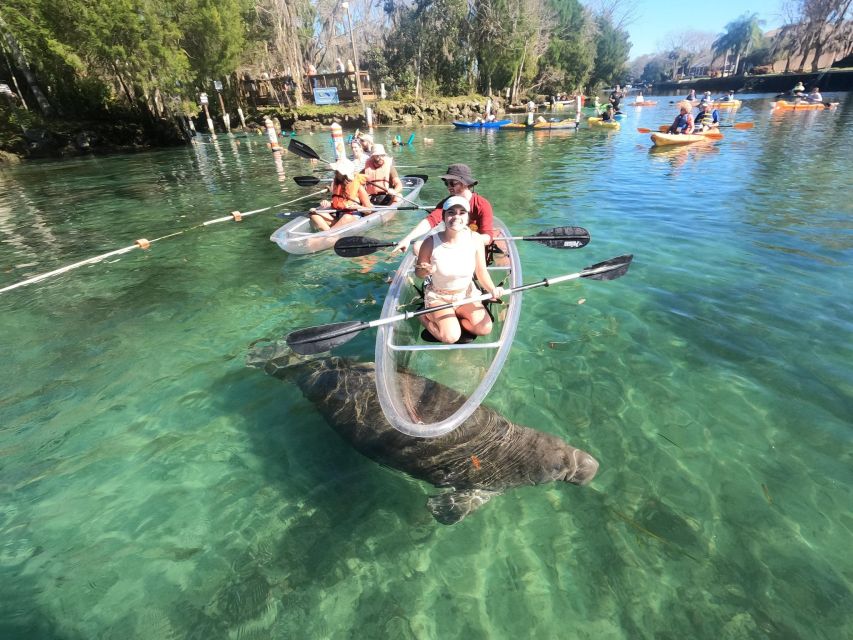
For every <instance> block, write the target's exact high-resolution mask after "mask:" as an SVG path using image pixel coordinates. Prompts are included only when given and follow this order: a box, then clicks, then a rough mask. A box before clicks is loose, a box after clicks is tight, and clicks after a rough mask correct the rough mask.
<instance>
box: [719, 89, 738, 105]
mask: <svg viewBox="0 0 853 640" xmlns="http://www.w3.org/2000/svg"><path fill="white" fill-rule="evenodd" d="M734 101H735V92H734V91H729V92H728V93H727V94H726V95H725V96H722V97H720V98H717V102H734Z"/></svg>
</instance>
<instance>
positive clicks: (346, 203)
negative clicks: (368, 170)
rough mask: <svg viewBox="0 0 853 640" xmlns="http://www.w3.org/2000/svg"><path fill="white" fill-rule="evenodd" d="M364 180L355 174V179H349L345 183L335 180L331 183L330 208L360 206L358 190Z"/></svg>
mask: <svg viewBox="0 0 853 640" xmlns="http://www.w3.org/2000/svg"><path fill="white" fill-rule="evenodd" d="M363 183H364V180H363V178H362V177H361V176H359V175H357V176H356V177H355V180H350V181H349V182H347V183H343V182H336V183H335V184H333V185H332V208H333V209H354V208H355V207H360V206H361V201H360V200H359V199H358V190H359V189H361V185H362V184H363Z"/></svg>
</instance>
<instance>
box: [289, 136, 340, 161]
mask: <svg viewBox="0 0 853 640" xmlns="http://www.w3.org/2000/svg"><path fill="white" fill-rule="evenodd" d="M287 150H288V151H290V152H291V153H295V154H296V155H298V156H299V157H300V158H305V159H306V160H321V161H322V162H325V163H326V164H332V162H333V161H332V160H326V159H325V158H323V157H321V156H320V155H318V154H317V152H316V151H314V149H312V148H311V147H309V146H308V145H307V144H305V143H304V142H299V140H295V139H294V138H291V139H290V142H288V143H287Z"/></svg>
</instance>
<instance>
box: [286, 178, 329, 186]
mask: <svg viewBox="0 0 853 640" xmlns="http://www.w3.org/2000/svg"><path fill="white" fill-rule="evenodd" d="M293 181H294V182H296V184H298V185H299V186H300V187H313V186H314V185H315V184H320V183H321V182H323V180H321V179H320V178H317V177H315V176H294V178H293Z"/></svg>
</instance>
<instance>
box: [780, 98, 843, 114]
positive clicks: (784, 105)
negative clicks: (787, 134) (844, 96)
mask: <svg viewBox="0 0 853 640" xmlns="http://www.w3.org/2000/svg"><path fill="white" fill-rule="evenodd" d="M772 104H773V109H774V110H777V111H822V110H824V109H832V108H834V107H837V106H838V103H837V102H786V101H785V100H779V101H778V102H774V103H772Z"/></svg>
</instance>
